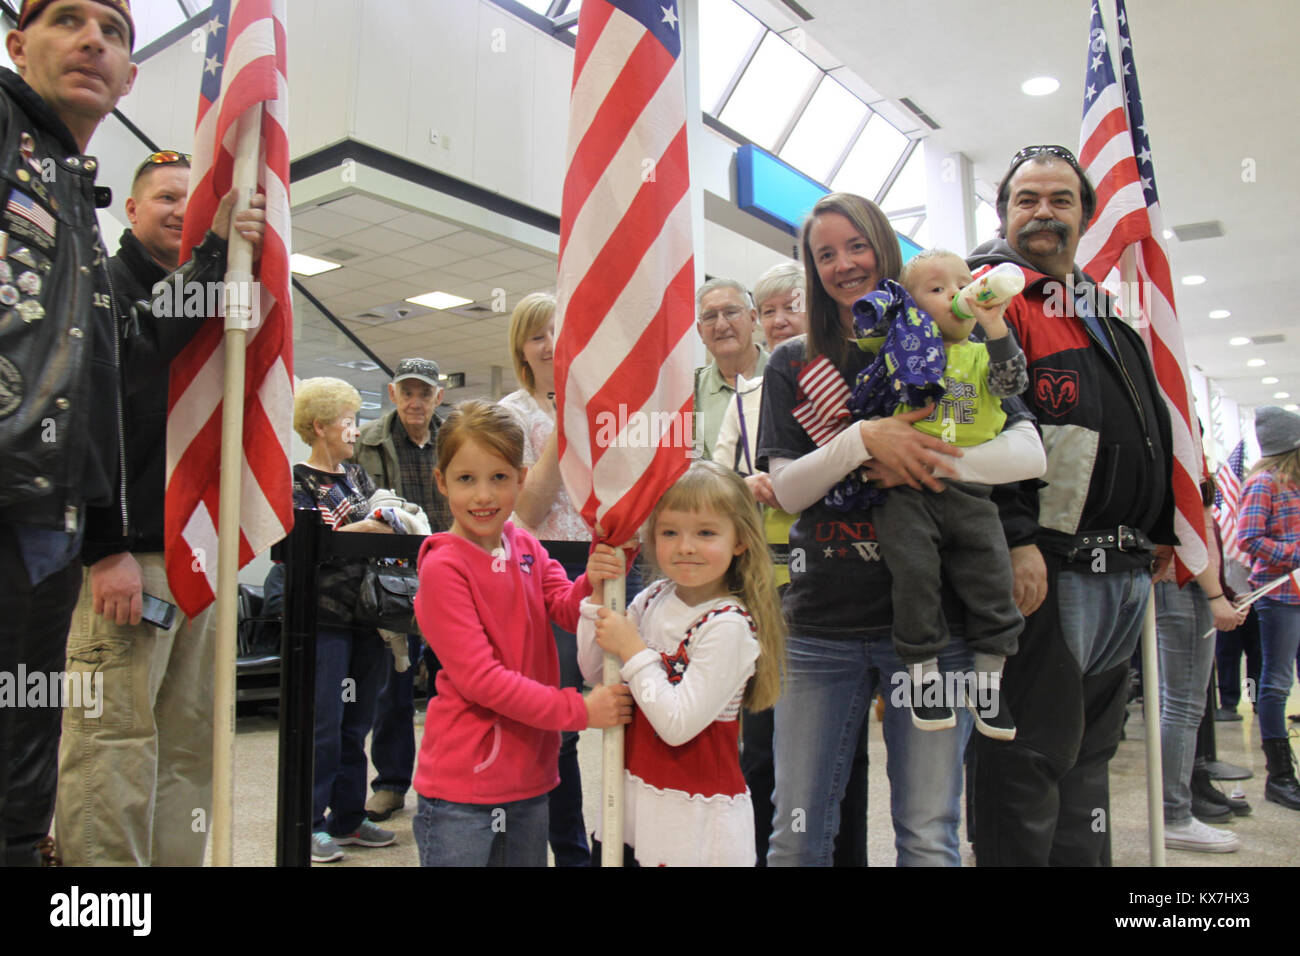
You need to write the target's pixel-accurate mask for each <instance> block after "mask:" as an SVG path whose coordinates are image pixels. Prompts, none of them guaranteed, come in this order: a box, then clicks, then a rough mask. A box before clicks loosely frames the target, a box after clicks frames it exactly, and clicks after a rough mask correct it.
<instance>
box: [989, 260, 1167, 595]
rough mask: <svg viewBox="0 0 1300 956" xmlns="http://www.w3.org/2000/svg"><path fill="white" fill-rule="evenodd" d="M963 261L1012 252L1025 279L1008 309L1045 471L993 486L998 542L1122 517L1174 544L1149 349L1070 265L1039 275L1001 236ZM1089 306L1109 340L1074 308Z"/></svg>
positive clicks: (1050, 540)
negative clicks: (1061, 272) (1064, 275)
mask: <svg viewBox="0 0 1300 956" xmlns="http://www.w3.org/2000/svg"><path fill="white" fill-rule="evenodd" d="M967 261H968V263H969V264H970V267H971V269H977V268H979V267H981V266H985V265H995V264H997V263H1000V262H1013V263H1015V264H1016V265H1018V266H1020V267H1021V268H1022V269H1023V270H1024V271H1025V278H1026V285H1025V290H1024V292H1023V294H1022V295H1020V296H1017V297H1016V298H1015V299H1013V300H1012V302H1011V304H1010V305H1009V306H1008V308H1007V312H1006V318H1007V321H1008V322H1009V323H1010V324H1011V327H1012V329H1013V330H1014V332H1015V334H1016V336H1017V338H1018V339H1019V340H1020V346H1021V348H1022V349H1024V352H1025V357H1026V359H1027V361H1028V364H1029V388H1028V389H1026V390H1025V392H1024V393H1023V394H1022V396H1021V397H1022V398H1023V399H1024V400H1025V401H1026V402H1027V403H1028V404H1029V406H1030V408H1031V410H1032V411H1033V412H1034V414H1035V416H1036V417H1037V419H1038V423H1039V426H1040V428H1041V429H1042V433H1043V446H1044V448H1045V449H1046V451H1047V473H1046V474H1045V475H1044V476H1043V481H1044V482H1046V486H1043V485H1042V484H1041V483H1040V482H1038V481H1036V480H1035V481H1027V482H1020V483H1019V484H1018V485H1007V486H1002V487H1001V488H999V489H997V490H996V492H995V497H996V498H997V500H998V505H999V509H1000V511H1001V514H1002V521H1003V527H1004V530H1005V531H1006V534H1007V543H1008V544H1009V545H1010V546H1011V547H1016V546H1017V545H1021V544H1030V543H1036V544H1038V545H1039V547H1040V548H1044V549H1047V550H1052V551H1057V552H1061V551H1065V550H1067V549H1068V548H1069V546H1070V545H1069V539H1071V538H1073V537H1074V536H1076V535H1080V534H1085V533H1088V532H1093V531H1104V530H1113V529H1115V528H1117V527H1118V526H1120V525H1127V526H1129V527H1133V528H1138V529H1140V530H1141V531H1143V532H1144V533H1145V534H1146V535H1147V536H1148V537H1149V538H1151V540H1153V541H1154V542H1156V543H1157V544H1174V543H1175V542H1176V538H1175V537H1174V526H1173V518H1174V496H1173V484H1172V481H1173V458H1172V447H1173V445H1172V438H1171V433H1170V425H1169V413H1168V410H1167V408H1166V406H1165V402H1164V399H1163V398H1161V396H1160V391H1159V388H1158V387H1157V383H1156V378H1155V373H1154V372H1153V370H1152V368H1151V362H1150V360H1149V358H1148V356H1147V350H1146V347H1145V345H1144V344H1143V342H1142V339H1141V337H1140V336H1139V335H1138V333H1137V332H1136V331H1135V330H1134V329H1133V328H1131V327H1130V326H1129V325H1128V324H1127V323H1125V322H1124V321H1123V320H1122V319H1120V318H1118V316H1117V312H1116V309H1115V302H1114V300H1113V299H1112V298H1111V297H1110V296H1109V295H1108V294H1107V293H1106V292H1105V291H1104V290H1102V289H1100V288H1099V287H1098V286H1097V285H1096V284H1095V283H1094V282H1093V281H1092V280H1091V279H1090V278H1088V277H1087V276H1086V275H1084V274H1083V273H1082V272H1080V271H1078V269H1076V270H1075V272H1074V275H1073V276H1072V277H1071V280H1070V281H1067V282H1062V281H1061V280H1059V279H1053V278H1049V277H1048V276H1044V275H1043V274H1041V273H1039V272H1037V271H1035V270H1034V268H1033V267H1032V266H1031V265H1030V264H1029V263H1028V262H1027V261H1026V260H1024V259H1023V258H1021V257H1020V256H1019V255H1018V254H1017V253H1016V252H1015V251H1014V250H1012V249H1011V247H1010V246H1009V245H1008V244H1007V242H1006V241H1005V240H1003V239H997V240H993V241H992V242H989V243H985V244H984V245H982V246H979V247H978V248H976V249H975V250H974V252H972V253H971V255H970V258H969V259H968V260H967ZM1081 303H1082V304H1081ZM1089 305H1090V306H1091V307H1092V311H1093V314H1095V315H1097V316H1098V324H1099V326H1100V327H1101V328H1102V330H1103V332H1104V334H1105V335H1106V336H1107V338H1108V340H1109V344H1110V345H1111V349H1110V350H1108V349H1107V348H1105V347H1103V345H1102V344H1101V342H1100V341H1099V340H1098V338H1097V336H1096V334H1095V333H1094V332H1093V330H1092V329H1090V328H1089V327H1088V324H1087V323H1086V322H1085V321H1084V320H1083V319H1082V318H1080V317H1079V312H1080V310H1081V309H1083V308H1087V307H1088V306H1089ZM1112 352H1113V353H1114V354H1113V355H1112ZM1132 560H1133V561H1134V562H1136V563H1144V562H1145V561H1148V560H1149V555H1147V556H1145V557H1139V556H1134V558H1133V559H1132ZM1125 563H1127V562H1125ZM1113 567H1114V570H1119V569H1120V567H1119V565H1114V566H1113Z"/></svg>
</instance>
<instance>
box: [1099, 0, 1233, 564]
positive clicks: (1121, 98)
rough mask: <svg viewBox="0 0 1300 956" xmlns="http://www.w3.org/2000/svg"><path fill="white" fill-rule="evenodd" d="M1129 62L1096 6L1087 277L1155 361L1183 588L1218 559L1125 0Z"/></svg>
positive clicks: (1124, 44) (1119, 6)
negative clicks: (1169, 441)
mask: <svg viewBox="0 0 1300 956" xmlns="http://www.w3.org/2000/svg"><path fill="white" fill-rule="evenodd" d="M1115 8H1116V19H1117V21H1118V26H1119V41H1120V62H1121V63H1122V65H1123V75H1122V77H1121V78H1120V79H1119V80H1117V79H1116V76H1115V69H1114V66H1113V65H1112V63H1111V58H1110V47H1109V45H1108V44H1107V42H1106V30H1105V27H1104V26H1103V24H1102V18H1101V8H1100V0H1097V2H1095V3H1094V4H1093V7H1092V23H1091V27H1090V29H1089V33H1088V71H1087V79H1086V81H1085V89H1084V94H1083V127H1082V129H1081V130H1080V133H1079V144H1080V145H1079V163H1080V165H1082V166H1083V168H1084V169H1085V170H1086V171H1087V172H1088V175H1089V177H1090V178H1091V179H1092V181H1093V183H1094V184H1095V185H1096V187H1097V212H1096V215H1095V216H1094V217H1093V220H1092V224H1091V225H1090V226H1089V228H1088V231H1087V232H1085V233H1084V234H1083V238H1082V240H1081V241H1080V242H1079V250H1078V253H1077V258H1078V261H1079V262H1080V263H1083V264H1084V265H1083V270H1084V272H1086V273H1088V274H1089V275H1090V276H1092V277H1093V278H1095V279H1097V280H1099V281H1101V282H1102V283H1103V284H1105V285H1107V286H1108V287H1114V284H1115V283H1116V281H1119V282H1121V283H1122V285H1120V286H1119V290H1120V301H1121V303H1122V304H1123V306H1124V307H1125V308H1127V310H1128V312H1129V314H1130V315H1131V317H1132V318H1133V319H1135V320H1136V324H1137V327H1138V330H1139V332H1140V333H1141V335H1142V339H1143V341H1144V342H1146V345H1147V350H1148V351H1149V352H1150V354H1151V364H1152V366H1153V367H1154V368H1155V373H1156V379H1157V381H1158V382H1159V384H1160V391H1161V394H1162V395H1163V397H1164V399H1165V403H1166V404H1167V405H1168V406H1169V417H1170V419H1171V422H1172V426H1173V444H1174V447H1173V453H1174V472H1173V482H1174V500H1175V506H1176V511H1175V514H1174V532H1175V533H1176V534H1177V535H1178V540H1179V542H1180V544H1179V545H1178V547H1177V549H1176V551H1175V555H1176V559H1177V562H1178V569H1177V570H1178V581H1179V583H1180V584H1182V583H1183V582H1185V581H1186V580H1187V579H1188V578H1190V577H1192V576H1193V575H1195V574H1197V573H1199V572H1200V571H1201V570H1203V569H1204V568H1205V566H1206V564H1207V562H1208V561H1209V553H1208V551H1207V550H1206V543H1205V520H1204V517H1203V513H1202V505H1201V493H1200V481H1201V476H1202V467H1203V457H1202V453H1201V436H1200V427H1199V426H1198V424H1197V421H1196V416H1195V414H1194V413H1193V411H1192V405H1193V402H1192V388H1191V382H1190V380H1189V379H1188V375H1187V357H1186V353H1185V351H1184V349H1183V334H1182V329H1181V328H1180V327H1179V325H1178V316H1177V314H1176V313H1175V311H1174V287H1173V280H1172V279H1171V277H1170V271H1169V257H1168V255H1167V254H1166V252H1165V247H1164V236H1163V229H1164V222H1163V217H1162V216H1161V212H1160V199H1159V196H1158V195H1157V193H1156V179H1155V168H1154V166H1153V165H1152V162H1151V143H1150V140H1149V139H1148V138H1147V128H1146V123H1145V121H1144V119H1143V114H1142V100H1141V97H1140V95H1139V93H1138V82H1137V67H1136V65H1135V64H1134V60H1133V43H1132V40H1130V38H1129V30H1128V17H1127V15H1126V13H1125V11H1124V0H1115Z"/></svg>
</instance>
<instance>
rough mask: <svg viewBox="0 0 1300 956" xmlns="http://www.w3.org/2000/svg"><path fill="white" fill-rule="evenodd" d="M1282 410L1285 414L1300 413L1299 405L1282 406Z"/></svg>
mask: <svg viewBox="0 0 1300 956" xmlns="http://www.w3.org/2000/svg"><path fill="white" fill-rule="evenodd" d="M1282 410H1283V411H1287V412H1300V405H1283V406H1282Z"/></svg>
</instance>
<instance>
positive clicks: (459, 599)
mask: <svg viewBox="0 0 1300 956" xmlns="http://www.w3.org/2000/svg"><path fill="white" fill-rule="evenodd" d="M501 538H502V542H503V543H504V545H505V553H504V555H502V554H498V555H497V556H495V557H494V556H493V555H490V554H488V553H487V552H486V551H484V550H483V549H482V548H480V547H479V546H478V545H476V544H473V543H471V542H469V541H467V540H466V539H464V538H462V537H460V536H458V535H454V534H452V533H451V532H443V533H441V534H435V535H433V536H432V537H430V538H428V539H427V540H426V541H425V542H424V546H423V547H422V548H421V549H420V557H419V559H418V566H419V569H420V587H419V590H418V591H417V592H416V595H415V614H416V618H417V619H418V620H419V622H420V630H421V631H422V632H423V634H424V637H425V640H427V641H428V642H429V646H430V647H431V648H433V652H434V653H435V654H437V655H438V660H439V661H441V662H442V670H441V671H439V672H438V678H437V690H438V694H437V696H436V697H434V698H433V699H432V700H430V701H429V711H428V716H427V717H426V719H425V723H424V741H423V743H422V744H421V745H420V759H419V762H418V766H417V767H416V771H415V789H416V792H417V793H420V794H423V795H424V796H426V797H436V798H439V799H442V800H449V801H452V802H454V803H479V804H482V803H504V802H507V801H512V800H527V799H529V798H531V797H536V796H540V795H541V794H543V793H546V792H547V791H549V790H552V789H554V788H555V787H556V785H558V784H559V782H560V777H559V771H558V762H559V752H560V734H559V731H561V730H582V729H583V728H584V727H586V726H587V706H586V704H585V703H584V702H583V699H582V694H581V693H579V692H578V691H576V690H574V689H572V688H566V689H563V690H561V689H560V687H559V683H560V663H559V659H558V657H557V656H556V652H555V638H554V636H553V634H552V632H551V627H550V621H555V623H557V624H559V625H560V627H562V628H565V629H566V630H570V631H576V630H577V623H578V605H579V604H580V603H581V601H582V599H583V598H584V597H586V596H587V595H589V594H590V593H591V585H590V584H588V583H587V576H586V575H585V574H584V575H583V576H581V577H580V578H578V580H577V581H575V582H573V583H570V582H569V579H568V577H567V575H565V573H564V567H563V566H562V565H561V564H560V562H558V561H555V560H553V559H551V558H550V557H549V556H548V555H547V553H546V551H545V549H543V548H542V546H541V544H539V543H538V541H537V539H536V538H534V537H533V536H532V535H530V534H529V533H528V532H526V531H523V530H521V529H519V528H516V527H514V525H512V524H510V523H509V522H506V525H505V528H504V529H503V530H502V533H501Z"/></svg>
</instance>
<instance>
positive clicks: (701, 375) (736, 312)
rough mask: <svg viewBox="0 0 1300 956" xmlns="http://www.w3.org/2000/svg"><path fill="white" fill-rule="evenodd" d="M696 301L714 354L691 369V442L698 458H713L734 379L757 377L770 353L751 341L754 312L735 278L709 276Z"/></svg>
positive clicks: (707, 345) (699, 326)
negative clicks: (708, 359) (693, 404)
mask: <svg viewBox="0 0 1300 956" xmlns="http://www.w3.org/2000/svg"><path fill="white" fill-rule="evenodd" d="M695 304H696V309H697V311H698V314H699V320H698V322H697V324H696V328H697V329H698V330H699V333H700V338H701V339H703V340H704V347H705V348H706V349H708V351H709V355H711V356H712V357H713V361H712V362H710V363H709V364H708V365H706V366H704V367H703V368H697V369H696V370H695V444H696V447H697V448H698V449H699V450H700V454H701V457H704V458H709V459H712V458H713V448H714V446H715V445H716V444H717V442H718V431H719V430H720V429H721V428H722V417H723V415H724V414H725V413H726V411H727V403H728V402H734V401H735V400H736V385H737V382H736V377H737V376H738V375H739V376H741V377H743V378H744V379H745V380H746V381H753V380H757V379H761V378H762V376H763V369H765V368H766V367H767V357H768V353H767V351H766V350H765V349H763V348H762V347H761V346H759V345H758V344H757V343H755V342H754V330H755V329H756V328H757V326H758V313H757V311H755V309H754V305H753V302H752V300H751V299H750V297H749V292H748V291H746V289H745V287H744V286H743V285H741V284H740V283H739V282H737V281H736V280H734V279H710V280H709V281H708V282H706V283H704V285H702V286H700V288H699V290H698V291H697V292H696V293H695ZM724 464H727V463H726V462H724ZM728 467H730V466H728Z"/></svg>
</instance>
